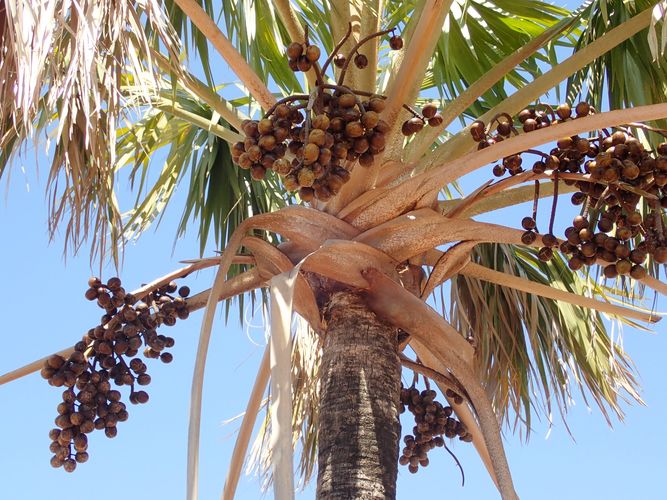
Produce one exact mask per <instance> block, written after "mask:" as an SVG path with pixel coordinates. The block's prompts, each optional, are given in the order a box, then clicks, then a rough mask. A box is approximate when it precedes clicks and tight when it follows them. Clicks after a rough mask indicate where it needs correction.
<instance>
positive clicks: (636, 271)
mask: <svg viewBox="0 0 667 500" xmlns="http://www.w3.org/2000/svg"><path fill="white" fill-rule="evenodd" d="M646 274H647V273H646V268H644V266H641V265H639V264H635V265H634V266H632V269H630V276H632V277H633V278H634V279H636V280H641V279H644V278H646Z"/></svg>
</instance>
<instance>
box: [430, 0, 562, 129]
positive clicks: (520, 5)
mask: <svg viewBox="0 0 667 500" xmlns="http://www.w3.org/2000/svg"><path fill="white" fill-rule="evenodd" d="M568 15H569V12H568V11H567V10H565V9H562V8H559V7H555V6H553V5H549V4H547V3H542V2H520V1H496V2H481V1H468V2H457V3H455V4H454V5H453V7H452V10H451V12H450V14H449V16H448V17H447V20H446V22H445V28H444V30H443V33H442V36H441V37H440V39H439V41H438V45H437V48H436V52H435V54H434V57H433V61H432V65H431V70H430V71H429V73H428V74H427V75H426V78H425V80H424V83H423V87H424V90H426V89H428V88H436V89H437V90H438V91H439V92H440V94H441V95H442V96H443V97H444V98H445V99H452V98H454V97H456V96H457V95H459V94H460V93H462V92H463V91H464V90H465V89H466V88H467V87H468V86H470V85H471V84H472V83H473V82H475V81H476V80H478V79H479V78H480V77H482V76H483V75H484V74H485V73H486V72H487V71H488V70H489V69H490V68H492V67H493V66H494V65H495V64H497V63H499V62H500V61H502V60H503V59H504V58H505V57H507V56H508V55H509V54H511V53H513V52H515V51H516V50H518V49H519V48H520V47H522V46H523V45H525V44H526V43H527V42H528V41H530V40H531V39H532V38H534V37H535V36H537V35H539V34H540V33H542V32H543V31H544V30H545V29H548V28H549V27H551V26H553V25H555V24H556V23H558V22H559V21H560V20H562V19H564V18H566V17H567V16H568ZM564 43H566V39H561V41H560V44H564ZM554 63H555V59H554V57H553V54H551V53H550V49H549V47H547V48H546V49H544V50H542V51H539V52H536V53H535V54H534V55H533V56H532V57H529V58H528V59H526V60H525V61H524V62H523V63H522V64H520V65H519V66H518V67H517V68H514V69H512V70H511V71H509V72H508V73H507V75H506V76H505V78H503V79H502V80H500V81H499V82H498V83H496V84H495V85H494V86H493V87H492V88H491V89H490V90H489V91H487V92H486V93H485V94H484V95H482V96H480V100H478V102H477V103H476V104H475V105H474V106H473V109H471V112H472V113H473V115H474V116H479V115H480V114H482V112H483V111H485V110H487V109H489V108H491V107H493V106H495V105H497V104H498V103H500V102H501V101H502V100H503V99H505V98H506V97H507V92H508V88H511V87H514V88H520V87H521V86H523V85H524V84H525V83H526V82H528V81H530V80H532V79H533V78H534V77H535V76H537V75H539V74H541V72H542V71H541V69H540V68H541V65H542V66H544V65H545V64H546V65H553V64H554ZM508 85H509V86H511V87H508Z"/></svg>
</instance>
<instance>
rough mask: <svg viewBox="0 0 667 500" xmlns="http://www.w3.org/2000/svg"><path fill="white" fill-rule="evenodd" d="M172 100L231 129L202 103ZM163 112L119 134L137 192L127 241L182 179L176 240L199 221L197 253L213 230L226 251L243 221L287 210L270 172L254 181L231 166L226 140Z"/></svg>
mask: <svg viewBox="0 0 667 500" xmlns="http://www.w3.org/2000/svg"><path fill="white" fill-rule="evenodd" d="M176 99H177V102H178V105H179V106H180V107H181V108H183V109H184V110H185V111H186V112H188V113H191V114H193V115H194V116H197V117H200V118H201V119H202V121H204V122H207V123H212V122H216V121H217V125H219V126H220V127H221V128H223V129H225V130H229V128H230V127H229V124H227V123H226V122H224V120H222V119H220V118H219V117H217V115H214V113H213V112H212V111H211V109H210V108H209V107H208V106H207V105H206V104H203V103H201V102H199V101H197V100H195V99H194V98H193V97H192V96H190V95H188V94H186V93H184V92H181V91H178V92H177V94H176ZM165 109H166V110H165V111H162V110H156V109H152V108H149V109H147V111H146V114H145V116H144V118H143V119H141V120H139V121H137V122H136V123H134V124H132V125H131V126H130V127H128V128H125V129H122V130H121V131H120V140H119V142H118V156H119V158H120V159H121V161H120V162H119V168H122V167H123V166H125V165H128V166H129V165H132V170H131V172H130V179H131V181H132V188H133V190H135V191H136V192H137V198H136V200H135V203H134V206H135V208H134V209H133V210H132V211H131V212H130V213H128V214H127V220H126V221H125V231H126V236H127V237H128V238H136V237H138V236H139V235H140V234H141V233H143V232H144V231H145V230H146V229H147V228H148V227H150V225H151V224H152V223H153V222H154V221H156V220H159V218H160V217H161V216H162V215H163V214H164V211H165V209H166V207H167V205H168V204H169V202H170V200H171V198H172V196H173V194H174V192H175V190H176V188H177V186H178V185H179V184H181V183H182V182H183V181H186V185H187V188H188V194H187V198H186V200H185V204H184V208H183V215H182V217H181V222H180V224H179V228H178V234H177V236H182V235H184V234H185V231H186V229H187V228H188V227H189V225H190V222H191V221H192V220H194V221H196V222H198V230H197V234H198V240H199V242H200V251H201V252H203V250H204V247H205V245H206V244H207V242H208V241H209V236H210V234H211V230H213V237H214V241H215V243H216V246H217V247H218V248H224V246H225V244H226V242H227V238H228V237H229V236H230V235H231V234H232V233H233V232H234V230H235V229H236V227H237V226H238V225H239V224H240V223H241V222H242V221H243V220H245V219H246V218H248V217H251V216H252V215H255V214H258V213H267V212H270V211H273V210H276V209H278V208H280V207H283V206H285V204H286V203H287V201H288V197H287V195H286V194H285V193H284V190H283V189H282V188H281V187H280V186H279V184H278V182H277V179H275V178H274V177H272V176H273V174H272V173H269V175H268V177H269V178H268V179H267V180H266V181H264V182H257V181H253V180H252V178H251V177H250V174H249V172H248V171H245V170H241V169H239V168H237V167H236V166H234V165H233V164H232V160H231V153H230V150H229V145H228V144H227V142H226V141H224V140H222V139H221V138H220V137H218V136H217V135H216V134H214V133H213V132H210V131H208V130H206V129H204V128H202V127H201V126H198V125H194V124H192V123H191V122H188V121H186V120H184V119H181V118H178V117H174V116H173V115H172V113H170V112H169V107H168V106H167V107H166V108H165ZM214 117H215V118H214ZM160 151H166V159H165V161H164V164H163V166H162V168H161V171H160V173H159V175H158V176H157V178H155V174H152V173H151V172H152V171H151V159H152V157H153V156H154V155H159V154H160ZM239 270H240V269H239Z"/></svg>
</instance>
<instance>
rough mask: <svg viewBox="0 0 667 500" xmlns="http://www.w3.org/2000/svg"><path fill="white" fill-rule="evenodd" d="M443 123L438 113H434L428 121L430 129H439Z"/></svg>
mask: <svg viewBox="0 0 667 500" xmlns="http://www.w3.org/2000/svg"><path fill="white" fill-rule="evenodd" d="M444 122H445V120H444V118H443V117H442V115H441V114H440V113H436V114H435V115H433V116H432V117H431V118H429V119H428V124H429V126H430V127H440V126H441V125H442V124H443V123H444Z"/></svg>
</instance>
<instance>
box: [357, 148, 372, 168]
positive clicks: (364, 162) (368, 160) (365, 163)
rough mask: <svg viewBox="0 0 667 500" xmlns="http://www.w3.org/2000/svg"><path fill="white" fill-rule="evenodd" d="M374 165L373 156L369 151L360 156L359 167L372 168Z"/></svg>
mask: <svg viewBox="0 0 667 500" xmlns="http://www.w3.org/2000/svg"><path fill="white" fill-rule="evenodd" d="M372 164H373V154H372V153H371V152H369V151H366V152H365V153H364V154H362V155H361V156H359V165H361V166H362V167H370V166H371V165H372Z"/></svg>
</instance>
